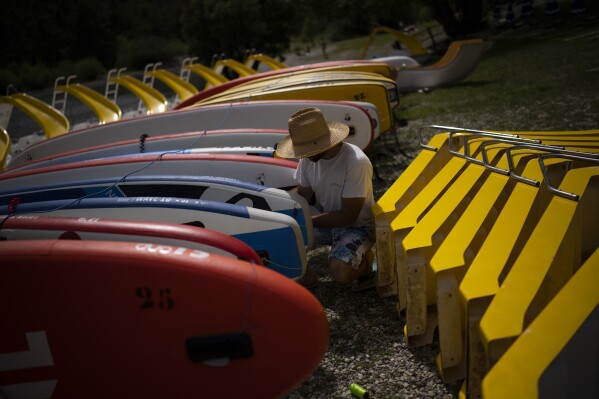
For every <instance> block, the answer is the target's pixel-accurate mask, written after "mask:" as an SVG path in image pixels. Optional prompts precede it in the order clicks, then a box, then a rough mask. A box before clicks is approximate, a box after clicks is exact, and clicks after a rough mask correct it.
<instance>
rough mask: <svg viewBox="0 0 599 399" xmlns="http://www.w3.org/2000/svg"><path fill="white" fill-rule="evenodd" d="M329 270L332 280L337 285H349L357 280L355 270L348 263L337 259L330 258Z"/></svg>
mask: <svg viewBox="0 0 599 399" xmlns="http://www.w3.org/2000/svg"><path fill="white" fill-rule="evenodd" d="M329 270H330V272H331V276H332V277H333V280H335V281H336V282H337V283H339V284H349V283H351V282H352V281H354V280H355V279H356V278H358V276H357V274H358V272H357V270H354V269H353V268H352V267H351V265H350V264H349V263H346V262H344V261H342V260H339V259H335V258H331V260H330V261H329Z"/></svg>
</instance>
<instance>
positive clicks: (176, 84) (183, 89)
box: [148, 69, 199, 101]
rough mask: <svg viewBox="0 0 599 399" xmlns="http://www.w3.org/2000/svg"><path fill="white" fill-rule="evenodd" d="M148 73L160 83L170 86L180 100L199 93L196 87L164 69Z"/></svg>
mask: <svg viewBox="0 0 599 399" xmlns="http://www.w3.org/2000/svg"><path fill="white" fill-rule="evenodd" d="M148 75H150V76H153V77H155V78H157V79H159V80H160V81H161V82H162V83H164V84H166V85H167V86H168V87H170V88H171V89H172V90H173V91H174V92H175V93H176V94H177V96H179V99H180V100H181V101H185V100H187V99H188V98H189V97H192V96H193V95H195V94H197V93H199V90H198V89H197V87H195V86H194V85H192V84H191V83H189V82H188V81H186V80H183V79H181V78H180V77H178V76H177V75H175V74H174V73H172V72H170V71H167V70H166V69H157V70H155V71H150V72H148Z"/></svg>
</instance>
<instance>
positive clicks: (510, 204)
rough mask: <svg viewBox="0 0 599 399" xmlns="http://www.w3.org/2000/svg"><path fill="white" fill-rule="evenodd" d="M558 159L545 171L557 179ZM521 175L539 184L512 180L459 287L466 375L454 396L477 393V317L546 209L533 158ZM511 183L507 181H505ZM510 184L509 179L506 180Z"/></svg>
mask: <svg viewBox="0 0 599 399" xmlns="http://www.w3.org/2000/svg"><path fill="white" fill-rule="evenodd" d="M563 165H564V161H563V160H558V159H552V160H551V161H550V162H549V163H548V167H549V168H550V174H551V175H552V176H554V177H563V175H564V173H565V168H564V167H563ZM522 175H523V176H525V177H527V178H529V179H532V180H536V181H539V182H540V187H538V186H535V185H530V184H526V183H523V182H520V181H514V183H512V184H514V187H513V189H512V191H511V192H510V193H509V198H507V201H506V203H505V204H504V206H503V208H502V209H501V211H500V213H499V215H498V216H497V218H496V220H495V223H494V224H493V226H492V227H491V229H490V230H489V232H488V234H487V237H486V238H485V240H484V242H483V243H482V245H481V247H480V248H479V250H478V251H477V252H476V254H475V257H474V259H473V260H472V261H471V263H470V266H469V267H468V271H467V273H466V274H465V275H464V278H463V280H462V282H461V283H460V285H459V296H460V304H461V306H460V312H459V313H456V314H455V315H454V316H455V317H456V318H459V319H460V322H459V325H458V327H459V326H461V328H462V331H461V333H456V334H458V335H461V336H462V337H463V338H462V339H463V346H464V348H465V349H466V353H467V357H466V358H465V362H466V379H465V381H464V384H463V385H462V391H461V395H460V397H462V398H470V397H473V398H475V397H480V392H481V391H480V389H481V386H480V384H481V381H482V378H483V377H484V375H485V374H486V372H487V369H488V365H487V362H486V356H485V352H484V347H483V346H482V342H481V340H480V335H479V324H480V319H481V318H482V316H483V314H484V313H485V311H486V310H487V308H488V305H489V303H490V302H491V300H492V298H493V297H494V295H495V293H496V292H497V291H498V290H499V285H500V284H501V281H503V279H504V278H505V273H507V271H509V269H510V268H511V265H512V264H513V261H514V257H515V256H517V255H518V254H519V253H520V252H521V250H522V248H523V247H524V244H525V243H526V240H527V239H528V237H529V236H530V234H531V232H532V229H533V228H534V226H536V224H537V222H538V220H539V218H540V217H541V215H542V214H543V212H544V210H545V209H546V207H547V205H548V204H549V201H550V200H551V198H552V197H553V195H552V194H551V193H550V192H549V190H547V188H546V186H545V182H544V180H543V174H542V172H541V169H540V166H539V163H538V161H537V159H536V158H533V159H531V160H529V161H528V163H527V164H526V167H525V169H524V171H523V173H522ZM490 178H493V179H494V180H500V181H501V180H507V179H510V178H509V177H508V176H505V175H500V174H495V173H494V174H493V175H492V176H491V177H490ZM511 180H512V181H513V179H511ZM506 184H510V183H506Z"/></svg>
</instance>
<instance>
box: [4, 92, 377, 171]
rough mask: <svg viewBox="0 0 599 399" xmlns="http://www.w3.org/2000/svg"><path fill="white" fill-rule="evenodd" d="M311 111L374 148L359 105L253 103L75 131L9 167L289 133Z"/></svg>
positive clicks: (29, 152)
mask: <svg viewBox="0 0 599 399" xmlns="http://www.w3.org/2000/svg"><path fill="white" fill-rule="evenodd" d="M306 107H318V108H320V109H321V110H322V112H323V114H324V116H325V118H326V119H327V120H334V121H340V122H344V123H346V124H348V125H349V126H350V136H349V137H348V138H347V139H346V141H348V142H350V143H352V144H355V145H357V146H358V147H360V148H361V149H366V148H367V147H368V146H369V145H370V143H371V142H372V140H373V137H374V131H373V122H372V121H371V118H370V116H369V114H368V112H367V111H366V110H365V109H364V108H362V107H360V106H358V105H356V104H352V103H350V102H340V101H318V100H272V101H249V102H239V103H231V104H216V105H211V106H204V107H193V108H187V109H182V110H179V111H169V112H164V113H161V114H156V115H150V116H143V117H139V118H133V119H127V120H122V121H117V122H111V123H107V124H105V125H101V126H94V127H90V128H87V129H82V130H77V131H72V132H69V133H65V134H63V135H60V136H57V137H54V138H52V139H49V140H44V141H41V142H38V143H35V144H33V145H32V146H30V147H28V148H26V149H24V150H23V151H22V152H21V153H19V154H17V155H15V156H14V157H13V159H12V160H11V162H10V165H9V167H11V166H18V165H22V164H25V163H28V162H31V161H37V160H39V159H42V158H46V157H49V156H52V155H56V154H60V153H65V152H69V151H73V150H77V149H81V148H85V147H89V146H95V145H101V144H108V143H114V142H118V141H122V140H127V139H139V138H140V137H141V136H142V135H148V134H149V135H157V134H174V133H184V132H192V131H198V130H216V129H234V128H269V129H288V123H287V121H288V119H289V116H291V115H292V114H293V113H295V112H296V111H298V110H300V109H303V108H306Z"/></svg>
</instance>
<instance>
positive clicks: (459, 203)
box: [392, 141, 505, 345]
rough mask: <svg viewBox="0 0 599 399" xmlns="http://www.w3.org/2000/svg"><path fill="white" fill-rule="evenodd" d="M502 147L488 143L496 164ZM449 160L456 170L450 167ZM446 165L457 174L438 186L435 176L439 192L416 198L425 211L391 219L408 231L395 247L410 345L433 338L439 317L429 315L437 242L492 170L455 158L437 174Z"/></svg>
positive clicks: (432, 297) (440, 241) (426, 342)
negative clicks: (433, 319) (431, 318)
mask: <svg viewBox="0 0 599 399" xmlns="http://www.w3.org/2000/svg"><path fill="white" fill-rule="evenodd" d="M480 143H481V141H478V142H477V143H476V144H475V143H473V144H472V147H474V148H476V146H477V145H480ZM472 147H471V148H472ZM504 149H505V145H495V146H493V148H487V154H488V155H489V156H490V157H491V163H492V164H494V163H496V162H497V159H496V158H498V157H499V156H501V151H502V150H504ZM451 164H453V165H454V168H455V169H452V168H448V166H449V165H451ZM445 170H447V171H452V170H453V173H452V174H451V175H446V176H445V181H442V184H439V185H438V186H436V187H435V184H436V183H437V182H435V181H434V180H433V181H431V183H430V184H429V186H431V188H433V189H434V191H436V192H437V197H435V198H434V199H433V200H432V201H430V200H428V201H422V202H421V200H420V198H417V199H415V200H414V201H413V202H412V203H415V202H421V203H420V204H419V206H420V207H421V209H422V210H423V211H426V213H424V212H421V213H420V214H419V215H415V214H412V215H409V213H408V214H406V215H404V214H405V213H406V212H402V213H400V214H399V216H398V217H397V218H396V220H394V221H393V223H392V228H393V229H394V230H396V228H397V227H400V228H401V230H403V231H404V232H405V231H407V234H405V236H404V237H403V239H402V240H401V247H400V248H401V249H400V250H399V251H397V248H398V246H397V245H398V244H400V243H399V242H397V241H396V251H397V254H398V256H397V265H398V279H399V282H400V284H399V286H400V289H402V288H404V287H405V307H406V325H405V328H404V335H405V336H406V338H407V340H408V343H409V344H410V345H422V344H428V343H430V342H431V341H432V334H431V332H432V330H433V329H434V328H435V327H436V322H435V323H429V322H428V317H429V312H433V313H434V309H429V306H431V305H434V304H435V303H436V295H435V293H436V286H435V280H434V276H433V275H432V273H431V272H430V270H428V265H429V264H430V261H431V259H432V256H433V255H434V253H435V251H436V250H437V248H438V247H439V245H440V244H441V243H442V242H443V240H444V238H445V237H446V236H447V234H448V233H449V231H450V230H451V228H452V227H453V225H454V224H455V222H456V221H457V220H458V219H459V217H460V215H461V214H462V213H463V211H464V209H465V208H466V207H467V205H468V204H469V202H470V201H471V200H472V198H473V197H474V196H475V195H476V193H477V191H478V190H479V189H480V187H481V185H482V183H483V182H484V180H485V179H486V178H487V176H488V175H489V173H490V171H489V170H488V169H487V168H485V167H484V166H482V165H478V164H476V163H472V162H470V161H467V160H466V159H463V158H458V157H455V158H454V159H452V160H451V161H450V162H449V163H448V164H447V166H446V168H444V170H443V171H441V172H439V173H438V174H437V176H436V177H438V176H442V173H443V172H445ZM427 189H428V186H427ZM424 191H426V190H423V192H424ZM406 210H407V208H406ZM405 216H410V218H411V221H410V222H409V224H407V223H405V222H406V221H407V219H406V218H405ZM414 216H416V218H414ZM402 219H403V220H402ZM401 265H404V268H403V270H402V268H401V267H399V266H401ZM402 281H403V284H401V282H402Z"/></svg>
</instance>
